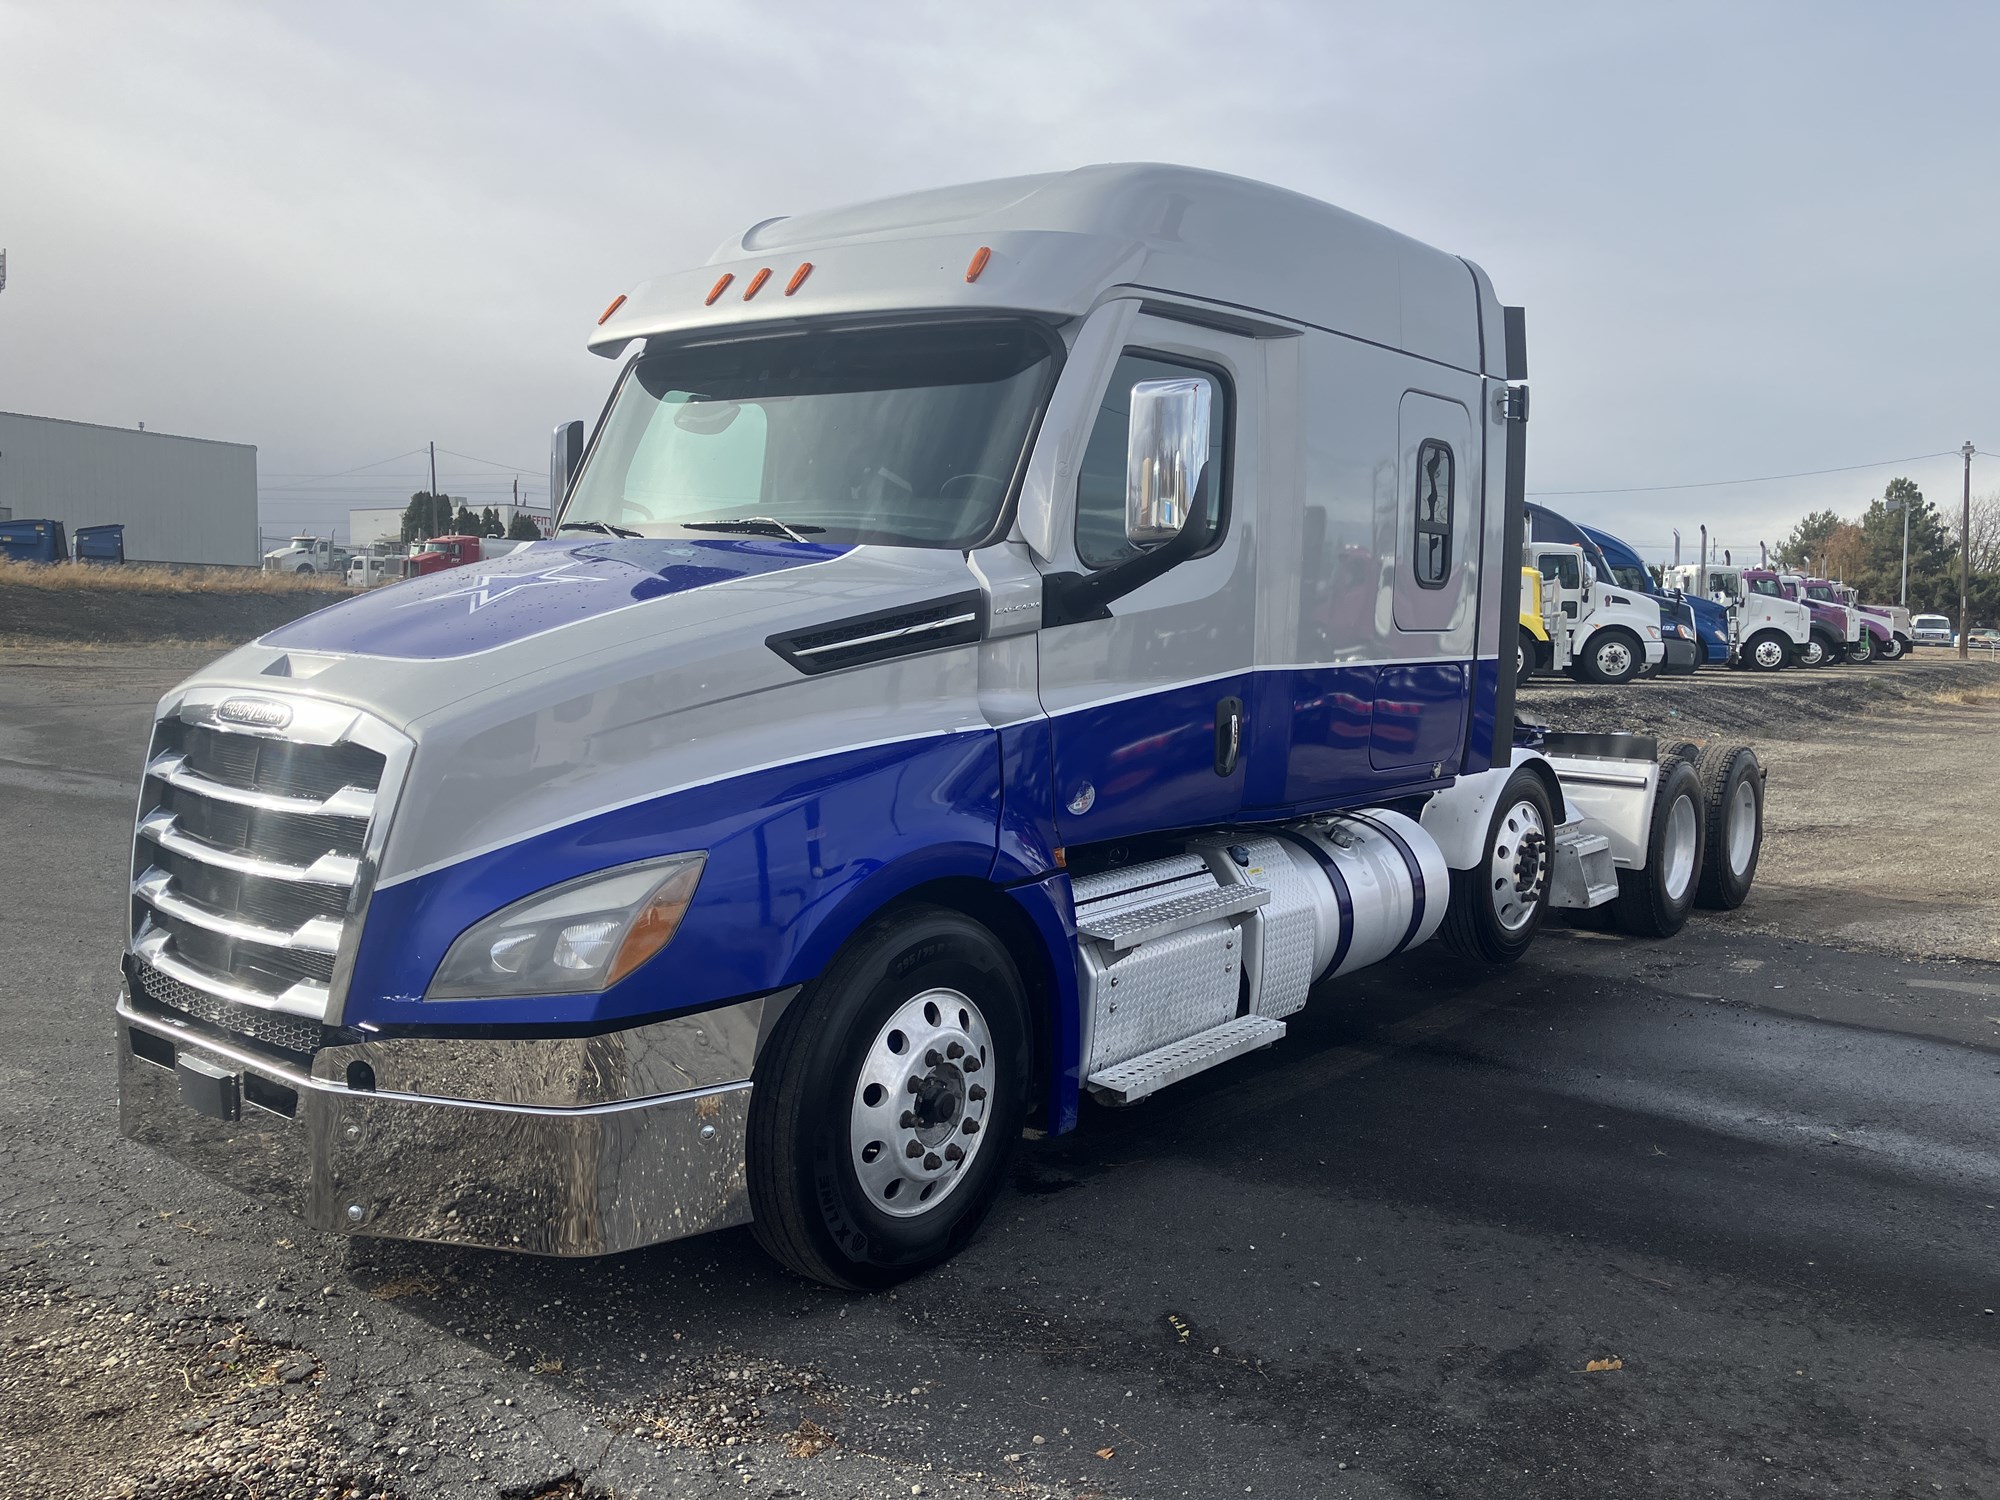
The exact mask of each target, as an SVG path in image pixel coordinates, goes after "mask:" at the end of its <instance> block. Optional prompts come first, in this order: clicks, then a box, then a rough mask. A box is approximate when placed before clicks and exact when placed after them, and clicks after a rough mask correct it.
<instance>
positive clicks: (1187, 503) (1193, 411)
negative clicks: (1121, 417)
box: [1125, 379, 1209, 547]
mask: <svg viewBox="0 0 2000 1500" xmlns="http://www.w3.org/2000/svg"><path fill="white" fill-rule="evenodd" d="M1208 408H1209V388H1208V382H1207V381H1205V380H1189V379H1177V380H1142V381H1140V382H1139V383H1138V384H1137V385H1135V386H1133V387H1132V418H1131V425H1130V428H1129V429H1128V432H1127V436H1126V440H1125V539H1126V540H1127V541H1129V542H1131V543H1133V544H1134V545H1135V546H1141V547H1143V546H1146V545H1148V544H1150V543H1153V542H1164V541H1168V540H1170V539H1171V538H1173V537H1176V536H1179V535H1180V533H1181V529H1182V528H1183V527H1184V526H1186V525H1187V523H1188V517H1189V516H1190V515H1192V514H1193V511H1194V506H1195V502H1196V500H1197V498H1198V497H1197V496H1196V494H1195V489H1196V487H1197V486H1198V485H1200V483H1201V476H1202V474H1203V473H1204V472H1205V471H1206V470H1207V468H1208Z"/></svg>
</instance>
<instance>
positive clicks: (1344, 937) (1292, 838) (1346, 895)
mask: <svg viewBox="0 0 2000 1500" xmlns="http://www.w3.org/2000/svg"><path fill="white" fill-rule="evenodd" d="M1271 831H1272V832H1273V833H1275V834H1276V835H1277V836H1278V837H1279V838H1281V839H1283V840H1284V841H1285V842H1286V843H1288V844H1294V845H1297V846H1298V847H1299V848H1301V849H1303V850H1305V851H1306V853H1308V854H1310V855H1311V856H1312V857H1313V859H1314V860H1315V861H1316V862H1317V863H1318V865H1319V867H1320V869H1321V870H1322V871H1323V872H1324V873H1325V875H1326V883H1327V884H1328V885H1330V886H1332V887H1333V899H1334V901H1335V902H1336V903H1337V904H1338V905H1339V907H1340V937H1339V939H1338V940H1337V941H1336V942H1335V943H1334V945H1333V957H1332V958H1331V959H1329V960H1328V961H1327V965H1326V967H1325V968H1324V969H1322V970H1320V974H1331V973H1333V972H1334V971H1335V970H1336V969H1338V968H1339V967H1340V966H1341V964H1342V963H1343V962H1344V961H1345V960H1346V958H1347V950H1348V949H1349V948H1351V947H1353V946H1354V896H1353V894H1352V893H1351V892H1350V891H1349V890H1348V889H1347V877H1346V876H1345V875H1343V874H1341V873H1340V866H1339V865H1337V864H1335V863H1334V862H1333V856H1332V855H1331V854H1328V853H1327V852H1326V851H1325V850H1324V849H1322V848H1320V846H1319V845H1318V844H1315V843H1314V842H1313V841H1312V840H1311V839H1309V838H1307V837H1306V836H1305V835H1304V834H1302V833H1295V832H1293V831H1292V830H1291V829H1289V828H1274V829H1272V830H1271ZM1320 974H1315V975H1313V978H1314V979H1318V978H1319V977H1320Z"/></svg>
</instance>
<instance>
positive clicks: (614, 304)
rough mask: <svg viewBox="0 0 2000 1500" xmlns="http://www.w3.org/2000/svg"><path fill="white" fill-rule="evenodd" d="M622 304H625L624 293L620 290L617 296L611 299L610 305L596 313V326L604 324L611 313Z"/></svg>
mask: <svg viewBox="0 0 2000 1500" xmlns="http://www.w3.org/2000/svg"><path fill="white" fill-rule="evenodd" d="M624 305H625V294H624V293H623V292H620V293H619V294H618V295H617V296H615V297H613V298H612V299H611V305H610V306H609V307H607V308H605V309H604V311H603V312H601V313H599V314H598V315H597V326H598V327H599V328H602V327H603V326H604V325H605V323H606V322H608V321H609V320H610V317H611V315H612V314H613V313H615V312H617V311H618V309H619V308H621V307H623V306H624Z"/></svg>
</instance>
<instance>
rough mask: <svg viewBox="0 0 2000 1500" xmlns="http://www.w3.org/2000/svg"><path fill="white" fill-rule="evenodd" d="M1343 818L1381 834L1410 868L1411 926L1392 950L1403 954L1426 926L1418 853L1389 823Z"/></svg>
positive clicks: (1353, 815)
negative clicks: (1418, 930)
mask: <svg viewBox="0 0 2000 1500" xmlns="http://www.w3.org/2000/svg"><path fill="white" fill-rule="evenodd" d="M1341 816H1342V817H1346V818H1352V819H1354V821H1355V822H1357V823H1365V824H1367V825H1368V826H1369V827H1370V828H1372V829H1374V830H1375V831H1376V832H1377V833H1379V834H1381V835H1382V837H1384V838H1385V839H1387V840H1388V841H1389V842H1390V843H1392V844H1394V845H1395V846H1396V851H1397V852H1398V853H1399V854H1401V855H1402V856H1403V863H1404V864H1405V865H1407V866H1408V867H1409V871H1410V925H1409V927H1408V928H1407V929H1406V930H1405V931H1404V933H1403V938H1402V941H1401V942H1399V943H1397V944H1396V946H1395V947H1394V948H1393V949H1392V950H1390V951H1391V952H1393V953H1401V952H1402V951H1403V950H1404V949H1405V948H1407V947H1409V946H1410V943H1411V941H1412V940H1413V939H1415V937H1416V935H1417V929H1418V928H1420V927H1422V926H1423V925H1424V902H1425V900H1426V896H1427V893H1426V891H1425V889H1424V867H1423V865H1422V864H1421V863H1420V862H1419V861H1418V859H1417V854H1416V851H1415V850H1414V849H1412V848H1411V847H1410V845H1409V841H1408V840H1407V839H1405V838H1404V837H1403V836H1402V835H1401V834H1400V833H1398V832H1396V830H1395V829H1394V828H1392V827H1390V826H1389V825H1388V824H1387V823H1384V822H1381V821H1380V820H1378V819H1375V818H1371V817H1369V816H1368V814H1366V813H1358V812H1352V813H1342V814H1341Z"/></svg>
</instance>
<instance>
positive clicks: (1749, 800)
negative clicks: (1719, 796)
mask: <svg viewBox="0 0 2000 1500" xmlns="http://www.w3.org/2000/svg"><path fill="white" fill-rule="evenodd" d="M1756 848H1757V789H1756V788H1755V787H1753V786H1751V785H1750V778H1749V777H1748V776H1745V777H1744V778H1743V779H1742V780H1741V781H1739V782H1737V783H1736V790H1735V791H1734V792H1732V793H1730V796H1729V872H1730V873H1731V874H1732V875H1741V874H1742V873H1743V872H1744V871H1745V870H1747V869H1749V868H1750V856H1751V854H1752V853H1754V852H1755V851H1756Z"/></svg>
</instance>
